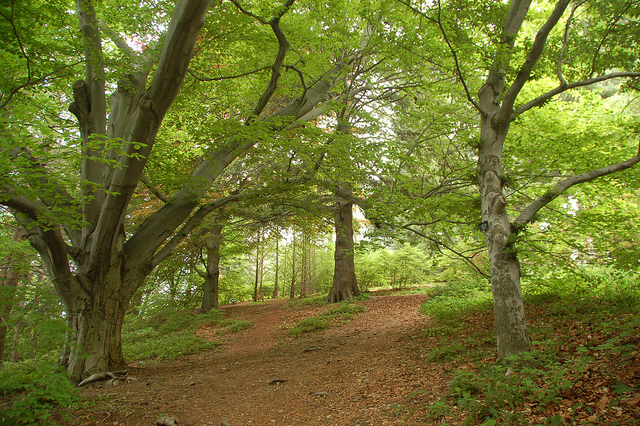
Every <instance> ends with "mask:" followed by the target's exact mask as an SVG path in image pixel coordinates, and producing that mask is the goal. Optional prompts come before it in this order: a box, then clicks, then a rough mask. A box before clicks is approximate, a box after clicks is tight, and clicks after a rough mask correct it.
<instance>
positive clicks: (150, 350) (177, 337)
mask: <svg viewBox="0 0 640 426" xmlns="http://www.w3.org/2000/svg"><path fill="white" fill-rule="evenodd" d="M220 321H221V320H220V313H219V312H217V311H213V312H211V313H209V314H207V315H196V314H195V313H193V311H173V310H170V309H164V310H157V311H155V312H153V313H152V314H151V315H148V316H146V317H141V316H139V315H127V317H126V319H125V325H124V327H123V330H122V335H123V352H124V355H125V357H126V358H127V359H130V360H135V361H139V360H144V359H149V358H157V359H159V360H166V359H174V358H177V357H181V356H185V355H190V354H194V353H199V352H206V351H210V350H213V349H215V347H216V346H217V343H215V342H210V341H208V340H207V339H204V338H202V337H199V336H197V335H196V330H197V328H198V327H199V326H200V325H201V324H203V323H214V324H215V323H220ZM248 326H250V324H244V323H242V322H238V321H234V320H232V321H227V322H225V323H224V327H225V328H226V330H228V331H229V332H233V331H238V330H241V329H243V328H246V327H248Z"/></svg>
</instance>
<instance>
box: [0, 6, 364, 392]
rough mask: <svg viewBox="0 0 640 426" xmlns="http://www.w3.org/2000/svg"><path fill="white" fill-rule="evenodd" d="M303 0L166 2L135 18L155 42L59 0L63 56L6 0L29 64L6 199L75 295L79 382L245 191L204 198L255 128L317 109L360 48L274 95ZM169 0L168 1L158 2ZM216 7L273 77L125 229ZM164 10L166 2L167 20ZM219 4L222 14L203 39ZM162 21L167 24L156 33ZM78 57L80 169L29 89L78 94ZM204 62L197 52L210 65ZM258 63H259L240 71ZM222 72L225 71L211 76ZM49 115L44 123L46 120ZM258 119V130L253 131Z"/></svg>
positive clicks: (75, 109) (17, 57) (18, 78)
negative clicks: (166, 267)
mask: <svg viewBox="0 0 640 426" xmlns="http://www.w3.org/2000/svg"><path fill="white" fill-rule="evenodd" d="M293 4H294V1H293V0H286V1H284V2H282V3H278V4H275V5H274V4H273V3H261V4H259V5H258V4H253V5H250V6H253V7H254V9H253V10H252V8H251V7H250V6H246V7H245V6H243V5H242V4H240V2H237V1H234V2H233V4H230V3H220V2H210V1H208V0H179V1H178V2H177V3H176V5H175V8H174V9H173V11H172V13H171V14H170V15H166V16H167V19H168V18H169V16H170V19H168V21H167V22H166V24H165V23H164V22H157V21H156V22H153V23H151V22H149V25H145V24H144V23H141V21H139V20H135V19H134V21H135V25H139V27H141V28H142V29H140V28H137V30H138V31H140V37H139V38H138V39H137V41H138V42H139V43H141V44H143V45H144V46H143V47H144V48H143V49H134V48H132V47H131V46H130V45H129V43H128V40H126V39H125V36H123V34H126V29H125V28H122V29H121V28H120V25H119V24H117V21H115V20H114V21H112V22H109V21H108V18H113V17H114V15H116V14H117V13H116V12H114V9H109V8H108V7H107V5H108V4H106V5H96V4H94V2H93V1H92V0H80V1H78V2H77V3H76V7H75V11H74V12H67V11H70V10H74V8H71V7H70V5H68V4H67V3H66V2H64V1H61V2H59V3H56V4H55V5H52V6H51V7H52V8H54V9H55V10H54V12H55V13H51V14H50V15H48V19H49V21H48V22H47V23H48V24H50V28H48V29H47V31H54V32H56V34H55V37H53V38H52V39H53V40H63V42H64V43H66V44H65V45H64V46H65V50H63V51H61V52H60V57H61V58H63V59H61V60H60V61H58V62H56V61H54V60H51V58H50V57H49V56H47V55H46V54H44V52H42V51H41V50H38V47H41V46H37V45H36V44H35V43H34V44H27V43H25V42H24V40H26V39H27V34H28V28H29V26H30V25H31V23H32V21H33V19H35V17H36V16H37V14H36V13H35V11H34V9H33V8H32V7H31V6H29V5H28V4H26V3H25V2H13V3H12V4H11V5H10V6H7V7H5V6H3V10H2V18H3V19H4V21H3V22H4V26H3V30H4V32H5V34H3V38H5V36H6V37H7V38H8V39H10V40H11V41H12V43H10V44H5V45H4V50H3V52H4V53H3V54H4V55H5V56H11V59H12V61H13V62H14V63H15V64H16V65H19V67H18V68H16V69H18V70H19V71H18V72H16V73H14V74H11V76H12V78H13V80H11V81H6V80H5V81H4V82H3V83H4V84H3V92H2V95H3V97H2V100H1V102H2V103H1V105H0V107H2V114H3V118H2V129H0V130H1V133H2V137H3V140H4V141H5V142H6V143H5V144H3V146H2V151H1V152H2V156H3V159H5V160H7V162H6V164H5V165H3V167H5V169H4V170H3V173H2V189H1V193H0V202H1V203H2V204H3V205H5V206H7V207H10V208H11V209H13V210H14V211H16V217H17V219H18V220H19V221H20V222H21V224H22V225H23V226H24V227H25V228H26V229H27V231H28V235H27V238H28V240H29V242H30V244H31V245H32V246H33V247H34V248H35V249H36V250H37V251H38V253H39V254H40V256H41V258H42V261H43V263H44V264H45V265H46V267H47V269H48V271H49V274H50V276H51V279H52V281H53V283H54V285H55V288H56V290H57V291H58V293H59V294H60V296H61V298H62V300H63V301H64V304H65V306H66V315H67V317H66V318H67V321H68V324H69V326H70V327H71V328H72V329H73V331H74V336H73V342H69V345H67V346H66V349H65V351H64V353H63V355H62V357H61V359H60V363H61V365H63V366H65V367H66V369H67V371H68V373H69V375H70V376H71V378H72V379H73V380H74V381H75V382H81V381H82V380H83V379H87V378H89V377H90V376H93V375H94V374H98V376H100V375H105V374H106V373H108V372H114V371H118V370H122V369H124V368H125V367H126V362H125V359H124V357H123V354H122V342H121V329H122V322H123V320H124V315H125V312H126V311H127V308H128V305H129V301H130V300H131V298H132V296H133V295H134V293H135V292H136V290H137V289H138V288H139V287H140V286H141V285H142V283H143V282H144V279H145V277H146V276H147V275H148V274H149V273H150V272H151V271H152V270H153V269H154V268H155V267H156V266H157V265H158V264H159V263H160V262H162V261H163V260H164V259H166V258H167V257H168V256H169V255H170V254H171V252H172V250H173V249H174V248H175V247H176V246H177V245H178V244H179V243H180V242H181V241H182V239H183V238H184V237H185V236H186V235H188V233H189V232H190V231H191V230H192V229H193V228H195V227H196V226H197V225H198V224H199V223H200V221H201V220H202V219H203V218H204V217H205V216H206V215H207V214H208V213H210V212H212V211H214V210H215V209H216V208H218V207H220V206H223V205H225V204H226V203H229V202H232V201H234V200H238V199H240V198H241V194H232V195H227V196H223V197H222V198H217V199H214V200H212V201H207V202H204V203H203V202H201V200H202V197H203V195H204V194H205V192H206V190H207V188H208V187H209V186H210V185H211V184H212V182H214V181H215V180H216V178H217V177H218V176H219V175H220V174H221V173H222V172H223V171H224V170H225V168H226V167H227V166H228V165H229V164H230V163H231V162H232V161H234V159H236V158H238V157H239V156H240V155H242V154H243V153H244V152H246V151H247V150H248V149H249V148H251V147H252V146H253V145H254V144H255V143H257V142H258V140H259V139H261V138H263V137H264V136H260V135H259V134H258V133H255V132H256V131H257V132H264V134H270V132H276V131H278V130H281V129H284V128H287V127H289V126H291V123H294V122H296V121H297V120H302V121H304V120H307V119H309V118H310V117H313V116H317V115H318V112H316V107H317V106H318V105H319V104H320V103H322V102H324V101H327V100H330V99H331V98H332V96H331V91H332V90H333V88H334V86H335V85H336V84H337V82H338V81H340V77H341V76H342V75H343V72H344V70H345V68H346V67H348V65H349V63H350V62H351V61H352V59H353V57H354V56H355V55H357V50H358V48H357V44H356V45H354V47H353V48H348V47H347V48H345V49H343V50H341V51H337V52H331V54H330V55H326V52H325V53H323V55H325V56H324V57H325V59H326V61H325V62H324V63H318V62H314V63H313V64H309V66H310V68H309V72H310V73H313V75H314V76H315V77H312V78H311V79H310V80H306V79H305V78H304V74H303V73H302V72H300V70H299V67H300V66H301V65H298V66H297V67H296V66H292V68H291V69H293V70H298V71H299V76H301V77H303V79H302V80H301V81H300V80H298V84H297V85H296V84H294V85H293V86H291V89H290V90H289V91H288V101H287V102H282V99H279V102H278V103H276V104H275V105H272V104H270V101H271V100H272V97H273V95H274V93H275V91H276V89H277V88H278V87H279V81H280V78H281V76H282V71H283V69H284V65H285V64H286V63H285V60H286V57H287V53H288V52H289V50H290V49H289V48H290V43H289V40H288V38H287V35H286V34H285V32H284V31H283V28H282V25H281V22H282V21H283V19H285V18H286V16H285V15H287V14H288V12H289V11H290V9H291V7H292V6H293ZM99 6H100V7H99ZM165 6H168V4H162V5H160V7H161V8H164V7H165ZM34 7H35V6H34ZM116 9H117V8H116ZM231 9H233V11H230V10H231ZM58 12H59V13H58ZM153 12H154V11H153V10H148V11H147V14H146V15H144V12H142V11H141V12H140V15H141V17H143V16H144V17H145V18H149V17H151V16H154V14H153ZM223 12H224V14H223ZM101 13H103V16H101ZM119 13H123V12H122V11H121V10H120V12H119ZM216 14H223V15H222V16H223V18H224V17H229V16H235V17H236V18H234V19H240V18H238V16H241V17H243V18H242V19H245V20H246V22H247V24H246V25H247V28H253V29H256V31H260V34H261V35H260V36H261V37H263V40H261V41H257V43H260V44H263V45H261V46H260V48H261V49H262V50H261V52H262V53H263V55H264V52H267V53H271V54H272V55H273V56H272V59H271V62H270V63H265V64H261V65H262V67H261V68H259V70H258V71H266V73H265V74H268V77H267V78H266V79H263V80H262V81H263V82H264V86H263V87H265V88H264V90H262V91H261V92H260V93H259V94H258V96H256V98H255V99H254V101H253V102H252V103H253V105H252V107H251V109H250V111H248V112H247V113H246V114H244V118H242V116H241V117H236V120H237V121H239V122H240V123H242V124H243V126H240V127H238V126H236V127H235V128H236V129H237V130H236V133H235V134H222V135H220V136H219V137H217V136H216V135H211V136H210V140H213V139H215V143H213V144H211V146H210V148H208V149H206V150H205V151H206V152H205V153H204V155H202V157H201V158H200V160H199V161H198V164H197V167H194V170H193V171H192V172H191V173H190V174H189V176H188V177H186V178H185V179H184V181H183V185H182V187H181V188H180V189H178V190H177V191H175V192H174V193H173V194H172V195H171V196H170V197H168V202H167V203H166V204H164V205H163V206H162V207H161V208H159V209H157V210H155V211H153V212H152V213H151V214H150V215H149V216H148V217H147V218H146V219H145V220H144V222H142V223H141V224H139V226H138V227H137V228H135V229H127V214H128V208H129V206H130V202H131V200H132V196H133V194H134V192H135V191H136V187H137V185H138V183H139V182H140V181H141V178H142V177H143V173H144V170H145V166H146V165H147V162H148V160H149V158H150V156H151V155H152V152H153V149H154V146H156V144H157V141H158V134H159V132H160V129H161V126H162V123H163V120H164V119H165V117H166V115H167V114H168V113H169V111H170V109H171V107H172V105H173V104H174V102H175V100H176V98H177V97H178V94H179V92H180V91H181V89H182V87H183V85H184V82H185V78H187V74H188V73H189V66H190V63H191V62H192V58H194V54H196V53H197V54H206V53H209V54H213V53H212V52H210V51H208V50H207V49H204V48H203V47H204V46H206V45H207V42H208V41H209V40H212V39H214V38H216V41H220V40H219V39H223V40H222V42H224V41H225V38H224V37H220V35H221V34H224V22H223V21H220V20H218V19H217V18H216V17H215V16H216ZM155 16H156V17H157V16H158V15H157V14H155ZM163 16H164V15H162V14H161V15H159V17H160V19H162V17H163ZM209 16H211V17H213V19H211V20H210V21H209V22H210V25H209V26H207V27H205V28H206V32H204V33H202V34H203V37H202V38H201V30H202V28H203V27H204V26H205V22H207V19H208V17H209ZM74 17H75V19H77V25H76V26H75V27H76V28H79V32H77V33H74V32H68V31H67V29H68V28H73V27H74V26H73V25H72V24H71V23H70V22H69V20H70V19H71V18H74ZM103 18H104V19H103ZM133 25H134V24H132V26H133ZM318 25H321V24H320V23H318ZM165 29H166V30H165ZM262 29H268V30H269V31H268V32H267V31H262ZM307 29H308V23H307ZM351 29H353V27H351ZM161 30H162V34H156V32H158V31H161ZM145 31H146V33H145ZM266 40H269V41H268V42H267V41H266ZM30 41H31V40H30ZM61 43H62V42H61ZM199 43H201V44H199ZM264 43H267V45H268V43H272V44H271V45H270V47H271V48H270V49H263V47H264ZM156 45H157V46H156ZM346 45H348V43H346ZM77 48H80V49H81V50H80V52H78V50H76V49H77ZM49 51H51V50H49ZM115 52H117V53H115ZM203 52H204V53H203ZM63 54H64V55H65V56H63ZM331 55H333V58H332V57H331ZM199 58H200V59H202V57H199ZM45 61H49V62H45ZM77 62H81V63H83V64H84V67H85V68H84V75H83V77H82V78H81V79H80V80H77V81H76V82H75V83H73V86H72V92H73V95H72V99H73V100H72V102H70V106H69V111H70V112H71V113H72V114H73V116H74V117H75V119H76V120H77V133H76V134H78V135H79V137H80V139H81V143H80V145H79V148H80V153H81V156H80V157H79V158H78V159H77V160H76V159H75V158H73V161H74V162H75V161H77V162H76V163H75V164H77V168H75V169H74V168H73V167H70V168H67V169H64V170H62V171H60V170H57V169H56V166H60V165H61V163H60V162H59V161H57V160H56V159H55V157H52V156H51V153H52V148H53V149H54V150H57V151H58V152H68V151H69V149H68V148H70V147H72V145H73V142H72V141H73V139H74V137H75V135H74V133H73V132H69V131H66V132H65V133H61V134H59V135H58V134H56V133H55V130H56V129H54V131H51V130H49V131H47V132H46V134H45V133H44V132H40V133H38V134H36V133H35V131H34V128H33V127H30V126H31V125H35V124H36V123H35V121H33V120H30V117H29V116H28V113H27V112H25V111H26V108H24V105H25V104H27V103H29V102H30V101H31V100H33V99H32V98H30V97H29V95H30V93H35V94H36V95H37V96H40V94H44V98H47V96H49V95H48V93H50V94H51V98H48V100H47V102H49V104H48V105H47V106H48V107H52V108H54V106H53V104H55V103H57V104H58V105H60V104H62V103H64V102H65V101H66V102H68V101H67V99H69V96H68V94H67V91H66V90H65V89H64V83H65V81H68V80H69V79H72V78H74V75H75V71H76V70H77V69H78V67H77V66H76V65H75V64H76V63H77ZM216 62H217V61H216ZM204 63H206V61H200V62H199V64H200V67H202V66H203V64H204ZM123 64H125V65H123ZM36 65H37V66H36ZM116 65H117V66H116ZM254 66H255V64H254ZM125 68H126V69H125ZM256 72H257V71H255V69H253V70H249V71H245V72H244V73H240V74H242V75H250V74H254V73H256ZM229 77H237V78H239V76H238V75H235V76H229ZM222 79H224V76H223V77H221V78H220V79H217V78H211V79H208V81H209V82H211V81H220V80H222ZM204 80H206V79H203V78H200V80H199V81H204ZM52 81H53V82H54V84H53V85H52V84H51V82H52ZM292 81H293V80H292ZM54 86H55V87H54ZM294 88H299V91H298V92H297V93H296V92H295V91H294ZM38 90H39V92H38ZM69 101H71V99H69ZM42 102H44V101H42V100H41V104H42ZM19 114H21V115H19ZM234 114H235V113H234ZM56 116H57V119H58V120H59V121H60V122H62V123H63V124H64V125H65V126H67V127H66V130H68V126H69V125H71V122H70V120H69V118H70V117H68V116H65V113H64V112H58V113H57V114H56ZM39 127H40V130H42V128H45V130H46V126H42V125H41V126H39ZM52 128H53V126H52ZM249 129H257V130H252V131H254V133H251V131H249ZM53 141H55V142H53ZM71 151H72V150H71ZM76 158H77V157H76ZM8 160H11V161H8ZM9 164H11V165H9ZM72 165H74V164H73V163H72ZM65 184H67V185H65ZM98 376H93V377H98Z"/></svg>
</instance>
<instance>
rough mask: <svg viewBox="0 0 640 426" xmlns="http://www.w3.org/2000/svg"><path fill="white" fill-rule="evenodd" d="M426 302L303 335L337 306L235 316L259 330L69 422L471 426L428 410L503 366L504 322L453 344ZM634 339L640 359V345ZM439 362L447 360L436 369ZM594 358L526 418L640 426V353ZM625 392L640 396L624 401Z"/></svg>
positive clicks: (396, 304)
mask: <svg viewBox="0 0 640 426" xmlns="http://www.w3.org/2000/svg"><path fill="white" fill-rule="evenodd" d="M425 300H426V296H425V295H423V294H412V295H407V294H398V293H382V294H380V293H377V294H376V295H372V296H371V297H370V298H369V299H367V300H363V301H360V302H358V303H361V304H363V305H364V306H365V310H364V311H363V312H361V313H359V314H358V315H357V316H356V317H355V318H353V319H351V320H349V321H345V322H342V323H340V324H335V325H334V326H333V327H331V328H329V329H326V330H322V331H315V332H312V333H309V334H304V335H302V336H301V337H292V335H291V333H289V332H288V330H287V328H288V327H290V326H291V325H292V324H294V323H295V322H296V321H299V320H301V319H304V318H308V317H311V316H316V315H318V314H320V313H321V312H322V311H324V310H326V309H329V308H330V307H329V306H321V307H318V306H313V305H306V306H305V305H303V304H301V303H299V304H293V305H290V304H289V303H288V302H287V301H284V300H275V301H267V302H265V303H264V304H258V305H256V304H250V303H237V304H234V305H228V306H223V307H222V309H223V311H224V315H225V317H228V318H233V319H238V320H251V321H253V325H252V326H251V327H250V328H248V329H245V330H242V331H239V332H236V333H232V334H225V335H220V329H219V328H217V329H216V328H214V327H213V326H206V327H203V328H201V329H200V330H199V331H198V332H199V333H200V335H201V336H204V337H206V338H208V339H211V340H213V341H218V342H220V345H219V346H218V348H217V349H216V350H215V351H211V352H207V353H201V354H198V355H192V356H188V357H184V358H181V359H178V360H175V361H171V362H154V363H150V364H144V365H133V366H131V368H130V369H129V375H128V377H127V379H126V380H125V381H124V382H121V383H120V384H119V385H118V386H110V387H105V388H101V389H88V390H84V391H83V392H82V394H83V397H84V398H85V399H86V400H87V401H88V405H87V408H85V409H83V410H76V411H74V412H72V413H71V414H70V415H71V417H72V418H71V421H70V422H63V424H67V425H73V426H76V425H96V426H97V425H122V426H138V425H140V426H152V425H154V424H156V423H157V421H158V420H159V419H161V418H169V419H168V420H175V422H176V424H177V425H180V426H204V425H216V426H218V425H223V426H239V425H258V426H268V425H278V426H287V425H299V426H315V425H336V426H342V425H375V426H381V425H407V426H409V425H431V424H441V423H443V422H446V424H463V423H464V417H465V416H464V413H462V415H461V414H460V412H458V415H457V416H455V415H454V416H453V417H451V416H447V417H442V418H440V419H438V420H433V419H432V418H430V417H429V416H428V411H429V410H428V407H429V406H430V405H432V404H433V403H434V402H436V401H438V400H440V399H441V398H442V397H443V396H447V395H448V394H449V393H450V389H451V381H452V377H453V374H452V372H453V371H454V370H471V371H478V370H477V365H478V363H479V362H485V363H493V362H495V361H496V360H495V352H496V350H495V340H494V338H493V337H492V336H493V318H492V313H491V312H478V313H475V314H472V315H467V316H464V317H461V318H460V321H459V322H460V324H462V323H464V325H465V327H462V328H461V329H460V330H457V331H456V333H455V334H456V336H455V339H456V341H457V342H458V343H457V346H455V345H454V346H451V345H447V343H446V341H445V340H443V338H442V337H441V336H439V335H438V333H437V331H438V330H441V331H442V327H441V326H440V328H438V327H439V326H438V325H437V324H434V323H432V320H431V319H430V318H429V317H427V316H424V315H422V314H420V312H419V310H418V307H419V305H420V304H421V303H422V302H424V301H425ZM528 312H529V316H530V318H531V321H530V324H531V325H537V326H540V325H544V324H546V323H549V324H550V323H551V322H552V321H557V320H558V318H559V317H558V316H557V315H556V314H554V313H550V312H547V311H545V310H544V309H543V308H538V307H531V308H530V309H529V311H528ZM561 318H564V317H561ZM621 320H622V318H621ZM556 323H557V322H556ZM638 328H639V332H640V326H638ZM425 330H430V332H425ZM550 333H552V334H553V336H547V337H549V338H552V339H554V341H558V342H561V343H562V344H563V346H562V349H561V350H562V351H566V352H567V354H575V352H576V348H579V347H582V348H584V347H585V346H591V347H596V346H597V345H599V344H602V343H604V342H606V341H607V339H608V338H611V337H612V336H610V335H608V334H607V332H606V331H603V330H602V328H601V327H599V326H598V324H597V323H593V324H585V323H581V324H578V323H573V322H572V321H571V320H569V319H567V320H566V323H563V324H562V325H561V327H560V328H558V329H556V330H554V331H550ZM533 338H534V340H535V339H536V338H541V336H535V335H534V336H533ZM585 339H589V342H585ZM632 340H633V346H635V347H636V348H637V349H640V348H638V346H640V339H632ZM636 340H637V341H636ZM583 345H584V346H583ZM451 348H457V349H456V350H457V351H458V352H457V354H458V355H463V354H464V353H467V351H468V350H469V349H470V348H473V350H474V352H473V353H475V354H476V355H474V357H475V358H474V359H473V360H471V359H470V358H469V357H465V356H455V355H456V354H453V355H454V356H447V351H449V350H451ZM434 353H436V354H440V355H442V357H441V358H437V357H436V358H435V359H434ZM468 353H471V352H468ZM590 354H591V355H592V359H595V361H593V362H589V364H587V365H586V367H585V369H584V370H583V371H582V372H574V373H575V374H574V376H575V377H574V380H576V382H575V384H574V385H573V386H571V387H570V388H568V389H566V390H565V391H563V394H562V395H561V397H560V398H558V399H556V400H554V402H552V403H550V404H549V405H548V406H546V407H539V406H536V404H535V403H532V404H524V406H523V407H520V408H518V410H522V411H520V413H521V414H522V416H523V418H526V419H527V421H529V422H530V424H559V423H557V422H555V420H553V419H554V418H556V420H557V419H558V418H560V421H561V423H562V424H580V425H582V424H584V425H600V424H617V425H619V426H620V425H632V424H639V423H638V419H640V392H638V390H637V388H636V385H637V384H638V383H640V355H639V354H640V351H638V350H636V352H634V354H633V355H632V357H631V358H627V359H623V357H622V355H615V354H614V353H607V352H606V351H602V350H596V349H594V350H592V351H590ZM440 355H438V356H440ZM449 355H451V354H449ZM624 357H625V358H626V357H627V355H625V356H624ZM479 358H481V359H479ZM620 383H626V384H628V385H629V386H632V388H630V389H633V388H636V389H635V390H632V391H631V392H629V389H627V390H626V391H625V393H623V394H621V395H619V394H616V389H619V388H620ZM634 383H635V384H634ZM448 401H449V402H453V401H451V399H448ZM506 408H507V409H508V407H506ZM463 411H464V410H463ZM550 422H551V423H550ZM479 423H482V420H480V421H479ZM161 424H166V425H172V424H174V423H171V422H170V421H168V422H165V423H161Z"/></svg>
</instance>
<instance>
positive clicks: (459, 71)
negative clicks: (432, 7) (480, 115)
mask: <svg viewBox="0 0 640 426" xmlns="http://www.w3.org/2000/svg"><path fill="white" fill-rule="evenodd" d="M436 22H437V23H438V28H440V32H441V33H442V36H443V37H444V41H445V43H447V46H448V47H449V51H450V52H451V55H452V56H453V61H454V62H455V64H456V74H457V75H458V78H459V79H460V82H461V83H462V87H463V88H464V93H465V94H466V95H467V100H468V101H469V102H470V103H471V104H472V105H473V106H474V108H475V109H477V110H478V111H480V112H481V111H482V110H481V109H480V105H478V103H477V102H476V101H475V100H474V99H473V96H471V92H470V91H469V86H467V82H466V80H465V78H464V74H463V73H462V68H460V61H459V60H458V54H457V53H456V50H455V49H454V48H453V45H452V44H451V42H450V41H449V37H447V32H446V31H445V30H444V27H443V26H442V20H441V19H440V0H438V20H437V21H436Z"/></svg>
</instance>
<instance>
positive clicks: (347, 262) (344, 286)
mask: <svg viewBox="0 0 640 426" xmlns="http://www.w3.org/2000/svg"><path fill="white" fill-rule="evenodd" d="M335 228H336V251H335V254H334V260H335V269H334V273H333V285H332V286H331V291H330V292H329V295H328V296H327V299H326V300H327V302H329V303H335V302H339V301H341V300H350V299H353V298H354V297H356V296H359V295H360V289H359V288H358V282H357V280H356V268H355V264H354V256H353V203H352V202H349V201H346V200H344V199H342V198H340V197H338V198H337V201H336V211H335Z"/></svg>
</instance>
